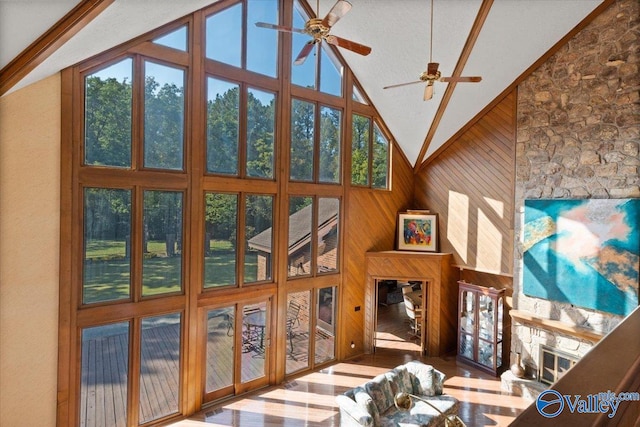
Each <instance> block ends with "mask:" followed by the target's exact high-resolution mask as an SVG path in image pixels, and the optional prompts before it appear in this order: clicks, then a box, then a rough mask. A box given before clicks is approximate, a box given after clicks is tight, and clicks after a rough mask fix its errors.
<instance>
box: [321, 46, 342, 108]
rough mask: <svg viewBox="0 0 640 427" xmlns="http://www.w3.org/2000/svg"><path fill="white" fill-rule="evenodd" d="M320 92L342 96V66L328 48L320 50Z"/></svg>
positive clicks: (323, 47)
mask: <svg viewBox="0 0 640 427" xmlns="http://www.w3.org/2000/svg"><path fill="white" fill-rule="evenodd" d="M320 52H321V55H322V57H321V59H320V91H322V92H324V93H328V94H330V95H335V96H342V74H343V72H342V70H343V67H342V64H341V63H340V61H338V58H336V57H335V55H334V54H333V52H331V50H330V49H329V47H327V46H324V45H323V46H322V49H320Z"/></svg>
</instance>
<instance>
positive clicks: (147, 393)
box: [139, 313, 181, 424]
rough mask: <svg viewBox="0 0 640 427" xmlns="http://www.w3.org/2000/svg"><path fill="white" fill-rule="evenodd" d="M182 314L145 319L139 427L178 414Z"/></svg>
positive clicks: (141, 348) (143, 324)
mask: <svg viewBox="0 0 640 427" xmlns="http://www.w3.org/2000/svg"><path fill="white" fill-rule="evenodd" d="M180 323H181V322H180V313H173V314H167V315H164V316H157V317H148V318H146V319H142V336H141V346H140V412H139V416H140V424H142V423H146V422H149V421H152V420H156V419H158V418H162V417H165V416H167V415H171V414H174V413H176V412H178V409H179V408H178V397H179V396H180V387H179V384H180Z"/></svg>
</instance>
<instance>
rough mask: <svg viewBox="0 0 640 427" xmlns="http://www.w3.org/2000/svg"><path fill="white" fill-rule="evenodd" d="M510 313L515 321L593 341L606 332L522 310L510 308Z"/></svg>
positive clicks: (598, 339)
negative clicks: (602, 332)
mask: <svg viewBox="0 0 640 427" xmlns="http://www.w3.org/2000/svg"><path fill="white" fill-rule="evenodd" d="M509 315H510V316H511V318H512V319H513V320H514V321H515V322H518V323H521V324H529V325H532V326H535V327H537V328H540V329H546V330H551V331H554V332H559V333H562V334H565V335H569V336H571V337H574V338H579V339H583V340H587V341H591V342H593V343H597V342H598V341H600V340H601V339H602V337H604V334H601V333H598V332H595V331H593V330H591V329H587V328H583V327H580V326H574V325H571V324H569V323H565V322H562V321H560V320H552V319H545V318H542V317H537V316H533V315H531V314H528V313H526V312H524V311H520V310H510V311H509Z"/></svg>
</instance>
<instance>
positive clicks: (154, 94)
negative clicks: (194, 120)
mask: <svg viewBox="0 0 640 427" xmlns="http://www.w3.org/2000/svg"><path fill="white" fill-rule="evenodd" d="M183 144H184V94H183V88H182V87H178V86H176V85H175V84H174V83H171V84H169V83H165V84H164V85H163V86H160V84H159V83H158V82H156V80H155V78H154V77H152V76H148V77H147V78H146V80H145V104H144V164H145V166H147V167H152V168H163V169H182V165H183V160H182V157H183V155H182V153H183Z"/></svg>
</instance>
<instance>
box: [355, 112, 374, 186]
mask: <svg viewBox="0 0 640 427" xmlns="http://www.w3.org/2000/svg"><path fill="white" fill-rule="evenodd" d="M370 128H371V119H369V118H368V117H364V116H359V115H357V114H354V115H353V122H352V132H351V183H352V184H356V185H368V184H369V132H370Z"/></svg>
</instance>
